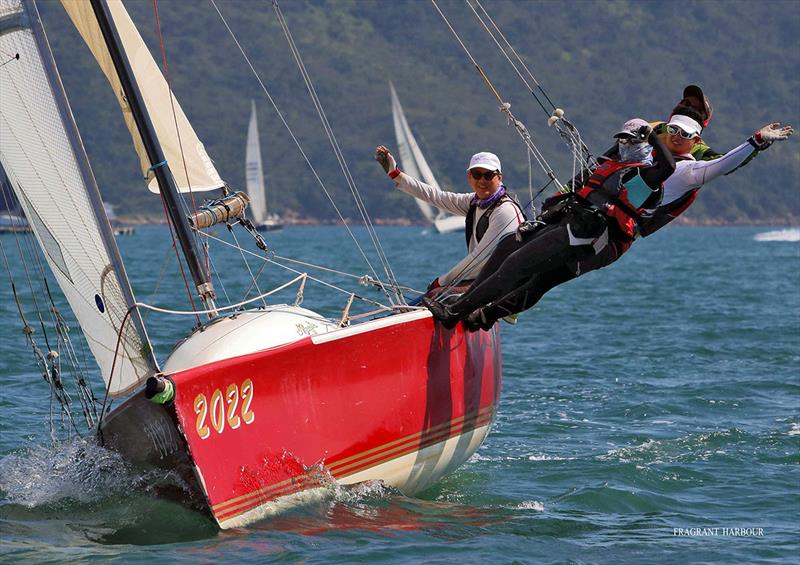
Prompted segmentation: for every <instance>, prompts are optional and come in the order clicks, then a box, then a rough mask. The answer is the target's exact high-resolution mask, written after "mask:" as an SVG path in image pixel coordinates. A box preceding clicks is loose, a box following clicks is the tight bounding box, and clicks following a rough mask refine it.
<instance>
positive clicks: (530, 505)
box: [517, 500, 544, 512]
mask: <svg viewBox="0 0 800 565" xmlns="http://www.w3.org/2000/svg"><path fill="white" fill-rule="evenodd" d="M517 509H518V510H536V511H537V512H544V502H539V501H538V500H526V501H525V502H520V503H519V504H517Z"/></svg>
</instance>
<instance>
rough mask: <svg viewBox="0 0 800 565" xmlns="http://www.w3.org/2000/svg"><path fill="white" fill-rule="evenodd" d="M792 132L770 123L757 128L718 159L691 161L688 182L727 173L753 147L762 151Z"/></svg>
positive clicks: (691, 182)
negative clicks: (743, 141) (742, 141)
mask: <svg viewBox="0 0 800 565" xmlns="http://www.w3.org/2000/svg"><path fill="white" fill-rule="evenodd" d="M793 133H794V128H792V126H783V127H781V125H780V124H779V123H777V122H776V123H772V124H768V125H766V126H764V127H763V128H761V129H760V130H758V131H757V132H756V133H755V134H754V135H753V136H752V137H750V139H748V140H747V141H746V142H745V143H742V144H741V145H739V146H738V147H736V148H734V149H731V150H730V151H728V152H727V153H726V154H725V155H723V156H722V157H720V158H719V159H714V160H713V161H697V162H695V163H692V166H691V172H690V173H688V174H687V178H688V181H689V182H690V184H693V185H695V186H700V185H703V184H705V183H707V182H711V181H712V180H714V179H715V178H717V177H719V176H722V175H727V174H728V173H730V172H733V171H734V170H736V169H737V168H739V167H740V166H741V165H742V164H743V163H744V162H745V161H747V160H748V159H749V158H750V156H751V154H752V152H753V149H755V150H756V151H764V150H765V149H767V148H768V147H769V146H770V145H772V144H773V143H774V142H776V141H783V140H784V139H787V138H788V137H789V136H790V135H792V134H793Z"/></svg>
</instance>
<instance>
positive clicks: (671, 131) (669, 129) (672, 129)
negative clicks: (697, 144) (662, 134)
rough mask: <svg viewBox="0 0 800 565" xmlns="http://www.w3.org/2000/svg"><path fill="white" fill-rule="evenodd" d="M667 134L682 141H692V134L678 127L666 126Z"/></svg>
mask: <svg viewBox="0 0 800 565" xmlns="http://www.w3.org/2000/svg"><path fill="white" fill-rule="evenodd" d="M667 133H668V134H670V135H680V136H681V137H682V138H683V139H694V137H695V135H694V134H693V133H687V132H685V131H683V130H682V129H681V128H679V127H678V126H667Z"/></svg>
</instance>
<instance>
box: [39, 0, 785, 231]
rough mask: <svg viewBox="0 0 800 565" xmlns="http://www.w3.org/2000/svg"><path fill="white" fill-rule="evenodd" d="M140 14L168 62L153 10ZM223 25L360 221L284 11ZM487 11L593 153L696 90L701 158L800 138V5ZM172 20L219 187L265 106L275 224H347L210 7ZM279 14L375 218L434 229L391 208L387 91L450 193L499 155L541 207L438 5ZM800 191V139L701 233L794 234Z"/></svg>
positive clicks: (142, 203)
mask: <svg viewBox="0 0 800 565" xmlns="http://www.w3.org/2000/svg"><path fill="white" fill-rule="evenodd" d="M126 5H127V6H128V9H129V11H130V12H131V15H132V17H133V19H134V21H136V23H137V25H138V27H139V28H140V30H141V32H142V34H143V35H144V36H145V39H146V41H148V43H149V45H150V46H151V49H152V50H153V52H154V53H156V54H157V60H159V61H160V59H161V57H160V49H159V47H158V45H159V44H158V39H157V37H156V33H155V18H154V12H153V2H152V0H145V1H130V0H129V1H126ZM218 5H219V6H220V9H221V10H222V12H223V14H224V15H225V17H226V18H227V19H228V22H229V24H230V25H231V27H232V29H233V30H234V32H235V33H236V35H237V37H238V38H239V40H240V42H241V44H242V46H243V47H244V49H245V50H246V51H247V53H248V55H249V57H250V58H251V60H252V61H253V64H254V66H255V68H256V70H257V72H258V73H259V75H260V76H261V79H262V80H263V82H264V84H265V85H266V87H267V89H268V91H269V93H270V95H271V96H272V97H273V98H274V100H275V102H276V104H277V105H278V107H279V108H280V111H281V112H282V113H283V115H284V117H285V118H286V121H287V122H288V123H289V125H290V127H291V128H292V130H293V131H294V133H295V135H296V136H297V138H298V139H299V140H300V142H301V144H302V145H303V148H304V150H305V151H306V153H307V154H308V156H309V158H310V160H311V162H312V163H313V165H314V167H315V168H316V170H317V171H318V172H319V174H320V176H321V177H322V179H323V180H324V182H325V185H326V188H328V190H329V191H330V192H331V193H332V194H333V195H334V197H335V199H336V203H337V206H339V208H340V209H341V210H342V211H343V213H344V214H345V215H346V216H349V217H353V218H356V217H358V214H357V212H356V211H355V206H354V204H353V199H352V197H351V196H350V192H349V189H348V187H347V185H346V182H345V180H344V176H343V175H342V173H341V170H340V168H339V166H338V164H337V163H336V160H335V158H334V155H333V152H332V151H331V148H330V145H329V142H328V140H327V138H326V136H325V135H324V132H323V129H322V127H321V125H320V121H319V119H318V118H317V115H316V113H315V111H314V109H313V106H312V104H311V101H310V98H309V96H308V93H307V92H306V90H305V87H304V86H303V83H302V80H301V77H300V75H299V72H298V70H297V67H296V65H295V62H294V60H293V59H292V57H291V54H290V52H289V49H288V46H287V42H286V39H285V38H284V36H283V33H282V31H281V29H280V26H279V25H278V21H277V18H276V15H275V12H274V11H273V8H272V5H271V3H270V2H267V1H263V0H236V1H229V0H218ZM439 5H440V6H441V8H442V10H443V11H444V12H445V13H446V14H447V16H448V18H450V19H451V22H452V23H453V25H454V27H455V28H456V29H457V30H458V32H459V34H461V35H462V37H463V39H464V41H465V43H466V44H467V45H468V47H469V49H470V50H471V51H472V52H473V55H474V56H475V57H476V58H477V59H478V61H479V62H480V64H481V65H482V66H483V67H484V69H485V70H486V72H487V74H488V75H489V77H490V79H491V80H492V82H493V83H494V84H495V86H496V87H497V89H498V91H499V92H500V94H501V95H502V96H503V98H504V99H505V100H507V101H509V102H511V103H512V109H513V111H514V112H515V114H516V115H517V117H518V118H520V119H521V120H522V121H524V122H525V123H526V124H527V125H528V127H529V128H530V130H531V132H532V133H533V135H534V138H535V139H536V141H537V143H538V144H539V145H540V146H541V148H542V151H543V152H544V154H545V155H546V157H547V158H548V160H549V161H550V162H551V163H552V164H553V165H554V167H556V170H557V172H558V174H559V176H560V177H562V178H566V177H568V176H569V170H570V169H569V168H570V160H569V159H568V156H567V153H566V151H565V148H564V146H563V145H562V144H561V142H560V141H559V140H558V139H557V138H556V136H555V134H554V133H553V132H552V131H550V130H549V129H548V128H547V127H546V124H545V120H546V116H545V114H544V112H543V111H542V109H541V108H540V107H539V105H538V104H537V103H536V101H535V100H534V98H533V97H532V96H531V94H530V92H528V91H526V89H525V87H524V85H523V84H522V82H521V81H520V80H519V79H518V77H517V76H516V75H515V73H514V71H513V69H512V68H511V67H510V65H509V64H508V63H507V62H506V61H505V59H504V58H503V57H502V56H501V53H500V52H499V50H498V49H497V48H496V47H495V46H494V44H493V43H492V42H491V39H490V38H489V36H488V35H487V34H486V33H485V31H483V29H482V28H481V27H480V26H479V24H478V22H477V20H476V18H475V16H474V15H473V14H472V12H471V11H470V10H469V8H468V6H467V4H465V3H464V2H460V1H459V2H455V1H441V2H439ZM483 5H484V7H485V8H486V9H487V10H488V11H489V12H490V13H491V14H492V16H493V17H494V18H495V19H496V21H497V23H498V25H499V26H500V28H501V29H502V30H503V32H504V33H505V34H506V36H507V37H508V38H509V40H510V41H511V42H512V44H513V45H514V47H515V48H516V49H517V51H518V52H519V53H520V54H521V55H522V57H523V58H524V59H525V61H526V62H527V64H528V66H529V67H530V69H531V70H532V71H533V73H534V75H535V76H536V78H537V79H538V80H539V82H540V83H541V85H542V87H543V88H544V89H545V90H546V91H547V93H548V94H549V96H550V97H551V98H552V100H553V101H554V102H555V103H556V104H557V105H558V106H560V107H563V108H564V109H565V110H566V112H567V115H568V116H569V117H570V118H571V119H572V120H573V122H575V123H576V124H577V125H578V127H579V128H580V130H581V132H582V133H583V135H584V138H585V139H586V141H587V143H588V144H589V146H590V147H591V148H592V149H593V150H595V151H596V152H601V151H602V150H604V149H605V148H606V147H607V146H608V145H609V141H610V134H611V133H612V132H613V131H615V128H617V127H618V126H619V125H620V124H621V123H622V122H623V121H624V120H626V119H628V118H630V117H635V116H641V117H645V118H648V119H657V118H663V117H666V115H667V113H668V112H669V110H670V109H671V108H672V106H673V105H674V104H675V102H676V101H677V100H678V98H679V97H680V95H681V91H682V88H683V86H684V85H685V84H689V83H698V84H701V85H702V86H703V87H704V88H705V90H706V92H707V94H708V95H709V97H710V98H711V102H712V104H713V105H714V108H715V112H714V118H713V120H712V123H711V126H710V127H709V129H708V130H707V131H706V136H705V138H706V140H707V141H708V142H709V143H710V144H711V145H712V147H714V148H716V149H719V150H726V149H730V148H732V147H734V146H736V145H738V144H739V143H741V142H742V141H744V140H745V139H746V138H747V137H748V136H749V135H751V134H752V132H753V131H754V130H755V129H757V128H758V127H760V126H762V125H764V124H766V123H768V122H770V121H772V120H776V121H782V122H786V123H791V124H793V125H795V126H800V103H799V102H798V96H797V92H798V86H800V40H798V35H797V30H798V29H800V3H798V2H796V1H794V0H772V1H769V2H752V1H738V0H725V1H711V0H707V1H704V2H685V1H657V2H656V1H653V2H649V1H644V2H643V1H631V0H612V1H603V2H589V1H568V2H562V1H544V2H540V1H515V2H510V1H501V2H498V1H490V0H485V2H483ZM158 6H159V17H160V23H161V28H162V31H163V34H164V40H165V47H166V54H167V60H168V65H169V75H170V80H171V83H172V85H173V89H174V90H175V92H176V93H177V96H178V98H179V99H180V101H181V104H182V105H183V107H184V110H185V111H186V113H187V115H188V116H189V117H190V119H191V120H192V122H193V124H194V126H195V129H196V130H197V131H198V133H199V135H200V137H201V138H202V139H203V140H204V142H205V144H206V147H207V149H208V152H209V154H210V155H211V156H212V157H213V158H214V160H215V161H216V163H217V166H218V169H219V171H220V173H221V174H222V176H223V178H225V179H226V180H227V181H228V183H229V184H231V185H232V186H234V187H242V186H243V183H244V145H245V135H246V128H247V120H248V117H249V106H250V99H251V98H254V99H255V100H256V103H257V106H258V109H259V122H260V123H259V125H260V130H261V138H262V150H263V154H264V163H265V169H266V182H267V187H268V189H267V190H268V198H269V200H270V205H271V207H272V208H273V209H275V210H276V211H278V212H280V213H284V214H285V213H288V212H290V211H291V212H294V213H295V214H297V215H299V216H301V217H310V218H318V219H330V218H333V217H335V212H334V210H333V207H332V206H331V204H330V203H329V202H328V200H327V198H326V196H325V195H324V193H323V191H322V190H321V189H320V187H319V186H318V185H317V183H316V182H315V180H314V177H313V175H312V174H311V173H310V171H309V169H308V166H307V165H306V163H305V162H304V160H303V159H302V157H301V156H300V154H299V152H298V150H297V148H296V147H295V146H294V144H293V142H292V141H291V139H290V137H289V135H288V133H287V132H286V130H285V129H284V127H283V126H282V124H281V123H280V121H279V119H278V117H277V114H276V112H275V110H274V109H273V108H272V106H271V105H270V103H269V101H268V99H267V96H266V95H265V93H264V92H263V91H262V90H261V87H260V86H259V84H258V81H257V80H256V78H255V77H254V76H253V74H252V73H251V72H250V70H249V68H248V66H247V64H246V63H245V61H244V60H243V58H242V56H241V54H240V53H239V51H238V49H237V48H236V46H235V44H234V43H233V41H232V40H231V38H230V36H229V35H228V34H227V31H226V30H225V27H224V25H223V24H222V22H221V20H220V18H219V16H218V15H217V13H216V11H215V10H214V8H213V6H212V5H211V4H210V3H209V2H207V1H201V2H194V1H190V0H162V1H161V2H159V3H158ZM281 8H282V10H283V12H284V15H285V16H286V19H287V21H288V24H289V26H290V28H291V31H292V33H293V35H294V39H295V41H296V43H297V45H298V47H299V49H300V50H301V53H302V56H303V58H304V61H305V64H306V66H307V68H308V71H309V73H310V74H311V77H312V78H313V80H314V84H315V87H316V90H317V92H318V94H319V97H320V99H321V100H322V103H323V104H324V107H325V111H326V113H327V116H328V119H329V121H330V123H331V125H332V127H333V129H334V131H335V133H336V136H337V139H338V142H339V144H340V145H341V147H342V150H343V152H344V155H345V157H346V159H347V162H348V165H349V167H350V169H351V171H352V173H353V177H354V178H355V180H356V183H357V185H358V187H359V189H360V192H361V193H362V195H363V197H364V199H365V201H366V204H367V207H368V209H369V211H370V213H371V214H372V216H373V217H374V218H402V217H406V218H410V219H413V220H416V219H418V218H419V216H418V211H417V209H416V207H415V206H414V204H413V202H411V199H410V198H408V197H406V196H404V195H401V194H397V193H395V192H393V191H392V190H391V186H392V185H391V183H390V182H389V181H388V180H387V179H385V178H384V177H383V175H382V171H381V170H380V168H379V167H378V165H377V164H376V163H375V162H374V161H373V160H372V151H373V148H374V147H375V145H377V144H380V143H384V144H387V145H389V146H394V145H395V141H394V133H393V129H392V120H391V108H390V103H389V90H388V81H389V80H391V81H393V82H394V84H395V86H396V88H397V91H398V94H399V96H400V99H401V102H402V103H403V105H404V107H405V110H406V113H407V116H408V119H409V122H410V124H411V127H412V128H413V129H414V131H415V134H416V135H417V138H418V140H419V141H420V144H421V145H422V148H423V151H424V152H425V154H426V156H427V157H428V160H429V162H430V164H431V166H432V168H433V169H434V172H435V173H436V174H437V177H438V178H439V181H440V184H442V185H443V186H446V187H455V188H457V189H458V190H464V189H465V188H466V186H465V182H464V178H463V175H464V173H463V171H464V168H465V165H466V162H467V160H468V158H469V156H470V155H471V154H472V153H474V152H476V151H480V150H490V151H494V152H496V153H498V154H499V155H500V157H501V159H502V160H503V164H504V169H505V172H506V181H507V184H508V185H509V186H510V187H511V188H512V189H514V190H515V191H516V192H518V193H519V194H520V197H521V199H522V200H523V201H525V200H527V198H526V195H527V194H528V188H527V184H528V160H527V155H526V152H525V149H524V146H523V144H522V143H521V141H520V140H519V138H518V136H517V135H516V133H515V132H514V130H513V128H511V127H509V126H508V125H507V124H506V121H505V119H504V117H503V116H502V115H501V114H500V113H499V112H498V111H497V104H496V102H495V100H494V98H493V97H492V96H491V94H490V93H489V91H488V89H487V88H486V86H485V85H484V83H483V81H482V80H481V78H480V77H479V76H478V74H477V73H476V71H475V69H474V67H473V66H472V65H471V63H470V62H469V60H468V59H467V57H466V55H465V54H464V52H463V50H462V49H461V47H460V46H459V45H458V43H457V42H456V41H455V40H454V38H453V36H452V34H451V33H450V31H449V30H448V28H447V26H446V25H445V23H444V21H443V20H442V18H441V17H440V16H439V14H438V13H437V12H436V10H435V8H434V7H433V5H432V4H431V3H430V2H427V1H423V0H418V1H390V0H374V1H365V0H361V1H353V0H349V1H345V0H338V1H328V2H325V1H314V2H311V1H297V0H292V1H289V0H287V1H285V2H283V3H282V4H281ZM40 10H41V11H42V14H43V19H44V21H45V25H46V27H47V29H48V36H49V39H50V41H51V44H52V47H53V51H54V53H55V56H56V59H57V61H58V64H59V66H60V68H61V72H62V75H63V77H62V78H63V81H64V83H65V86H66V89H67V92H68V94H69V95H70V99H71V101H72V105H73V111H74V113H75V116H76V120H77V122H78V125H79V126H80V128H81V131H82V133H83V136H84V141H85V143H86V146H87V149H88V152H89V155H90V158H91V160H92V163H93V166H94V169H95V174H96V176H97V178H98V182H99V184H100V186H101V190H102V191H103V194H104V197H105V199H106V200H108V201H110V202H112V203H114V204H115V205H116V206H117V211H118V213H120V214H125V215H147V216H152V217H158V216H159V215H160V214H161V208H160V203H159V202H158V200H157V199H156V198H155V197H153V195H151V194H149V193H148V192H147V191H146V190H145V188H144V186H143V183H142V182H141V180H140V178H139V176H140V175H139V172H138V170H137V163H136V159H135V157H134V155H133V152H132V149H131V147H132V146H131V143H130V139H129V137H128V134H127V130H125V128H124V126H123V123H122V119H121V117H120V115H119V112H118V111H117V107H116V104H115V101H114V99H113V96H112V94H111V91H110V89H109V87H108V85H107V83H106V81H105V78H104V77H103V76H102V74H101V73H100V71H99V70H98V69H97V68H96V66H95V65H94V62H93V59H92V58H91V56H90V55H89V52H88V50H87V49H86V47H85V45H84V44H83V42H82V41H81V39H80V37H79V36H78V34H77V32H76V31H75V30H74V29H72V28H71V25H70V24H69V21H68V19H67V18H66V15H65V14H64V12H63V10H62V9H61V7H60V6H59V5H58V3H56V2H54V1H52V0H46V1H44V2H40ZM534 175H535V177H534V185H541V184H542V183H543V182H544V181H543V178H544V177H543V175H542V172H541V171H540V170H539V169H535V170H534ZM798 178H800V135H798V136H796V137H795V138H793V139H791V140H790V141H788V142H785V143H782V144H778V145H777V146H775V147H773V148H771V149H770V150H769V151H768V152H767V153H766V154H764V155H762V156H760V157H759V158H758V159H757V160H756V161H755V162H753V163H752V164H750V165H749V166H747V167H746V168H745V169H743V170H741V171H738V172H737V173H735V174H734V175H732V176H729V177H725V178H723V179H719V180H717V181H716V182H714V183H713V184H711V185H709V186H708V187H707V188H705V189H704V191H703V194H702V196H701V198H700V199H699V200H698V203H697V204H696V205H695V206H694V207H693V208H692V210H691V211H690V212H689V213H688V214H687V217H688V218H689V219H690V220H693V221H698V222H743V221H749V222H775V223H779V222H784V223H786V222H791V223H797V221H798V218H800V182H798Z"/></svg>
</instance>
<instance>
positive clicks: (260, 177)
mask: <svg viewBox="0 0 800 565" xmlns="http://www.w3.org/2000/svg"><path fill="white" fill-rule="evenodd" d="M251 105H252V110H251V112H250V125H249V126H248V127H247V152H246V154H245V167H244V170H245V180H246V183H247V184H246V187H247V195H248V196H249V197H250V210H252V214H253V222H254V223H255V224H261V223H263V222H264V221H266V219H267V197H266V194H265V193H264V168H263V166H262V164H261V143H260V142H259V140H258V121H257V119H256V101H255V100H252V101H251Z"/></svg>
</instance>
